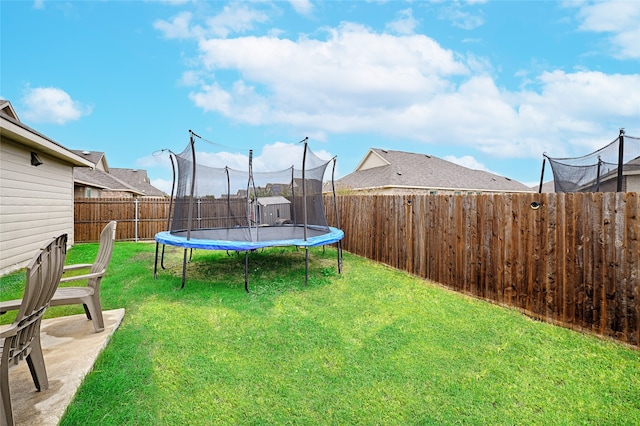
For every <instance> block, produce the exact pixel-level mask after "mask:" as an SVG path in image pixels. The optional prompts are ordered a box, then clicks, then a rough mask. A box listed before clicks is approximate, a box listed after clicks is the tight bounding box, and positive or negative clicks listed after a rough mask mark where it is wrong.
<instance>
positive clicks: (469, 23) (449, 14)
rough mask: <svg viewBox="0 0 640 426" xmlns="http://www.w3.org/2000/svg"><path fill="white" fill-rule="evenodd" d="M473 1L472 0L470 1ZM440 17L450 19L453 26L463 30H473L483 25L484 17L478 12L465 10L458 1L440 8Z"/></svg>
mask: <svg viewBox="0 0 640 426" xmlns="http://www.w3.org/2000/svg"><path fill="white" fill-rule="evenodd" d="M470 3H473V2H470ZM439 17H440V19H444V20H447V21H451V24H452V25H453V26H454V27H458V28H462V29H463V30H473V29H475V28H478V27H480V26H482V25H484V18H483V17H482V16H481V15H480V14H473V13H469V12H465V11H463V10H462V9H461V6H460V4H459V3H458V2H452V3H449V4H448V5H447V6H446V7H443V8H442V9H441V10H440V15H439Z"/></svg>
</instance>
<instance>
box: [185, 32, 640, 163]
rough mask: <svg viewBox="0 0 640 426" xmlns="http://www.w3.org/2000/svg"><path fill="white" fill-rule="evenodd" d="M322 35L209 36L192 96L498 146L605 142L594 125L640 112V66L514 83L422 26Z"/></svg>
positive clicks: (222, 110) (487, 148)
mask: <svg viewBox="0 0 640 426" xmlns="http://www.w3.org/2000/svg"><path fill="white" fill-rule="evenodd" d="M326 35H327V36H326V37H325V38H318V39H313V38H311V37H308V36H306V37H301V38H299V39H297V40H289V39H280V38H277V37H267V36H263V37H253V36H246V37H237V38H208V39H202V40H200V41H199V45H198V47H199V52H200V54H199V56H198V58H197V60H198V61H199V62H198V65H199V66H198V67H197V68H196V69H193V70H190V71H188V73H190V74H185V79H184V80H187V81H189V82H190V83H191V84H192V86H191V87H193V90H192V91H191V94H190V98H191V100H192V101H193V102H194V104H195V105H197V106H198V107H200V108H202V109H203V110H204V111H210V112H213V113H216V114H220V115H222V116H224V117H227V118H228V119H230V120H233V121H235V122H238V123H247V124H251V125H263V124H264V125H284V126H288V127H289V128H291V129H292V131H295V132H298V134H303V135H314V137H315V138H316V139H321V140H322V139H324V138H325V137H327V135H330V134H332V133H336V134H337V133H339V134H349V133H354V134H355V133H369V134H377V135H381V136H389V137H394V138H406V139H411V140H419V141H423V142H426V143H441V142H442V141H450V143H452V144H456V145H466V146H469V147H472V148H474V149H477V150H480V151H482V152H485V153H489V154H492V155H494V156H500V157H534V158H535V157H539V156H540V155H541V153H542V152H544V151H547V152H550V153H552V152H553V153H554V156H559V155H558V153H557V150H558V149H559V148H558V147H559V146H566V147H567V148H566V149H567V150H568V152H567V153H571V152H570V151H571V149H572V146H573V147H575V148H576V151H577V152H585V150H586V149H591V148H592V147H591V145H592V144H596V143H598V144H599V145H602V139H601V138H600V139H599V140H598V141H592V140H591V138H593V137H594V135H596V136H598V135H609V134H617V130H618V129H619V127H625V126H628V125H629V123H635V122H637V119H638V117H639V116H640V75H638V74H632V75H608V74H605V73H601V72H593V71H588V70H583V71H579V72H566V71H554V70H551V71H546V72H540V73H538V75H535V74H533V73H528V74H527V79H528V81H529V84H527V86H526V87H524V88H521V89H516V90H507V89H505V88H503V87H499V86H498V84H497V83H496V81H495V80H494V79H493V78H492V77H491V75H492V74H493V73H494V72H495V70H494V69H493V67H492V64H491V62H490V61H489V60H488V59H487V58H484V57H478V56H476V55H473V54H466V55H462V54H459V53H456V52H453V51H451V50H447V49H444V48H442V47H441V46H440V45H439V44H438V43H437V42H435V41H434V40H433V39H431V38H429V37H427V36H424V35H392V34H388V33H376V32H374V31H373V30H371V29H369V28H367V27H364V26H362V25H357V24H353V23H342V24H341V25H340V26H338V27H336V28H329V29H326ZM544 68H545V69H549V67H544ZM218 73H220V74H221V78H220V79H216V77H217V74H218ZM222 74H224V77H228V76H229V75H230V74H231V75H236V76H237V77H236V78H235V80H234V81H228V80H225V79H223V78H222ZM187 76H188V77H189V78H186V77H187ZM559 141H561V142H562V143H559ZM595 147H598V146H595ZM562 154H565V153H564V152H563V153H562Z"/></svg>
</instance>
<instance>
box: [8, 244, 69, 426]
mask: <svg viewBox="0 0 640 426" xmlns="http://www.w3.org/2000/svg"><path fill="white" fill-rule="evenodd" d="M66 254H67V234H62V235H61V236H59V237H57V238H52V239H51V240H49V241H48V242H47V244H46V245H45V246H43V247H42V248H41V249H40V250H39V251H38V253H37V254H36V255H35V256H34V257H33V259H32V260H31V262H29V264H28V266H27V277H26V285H25V290H24V297H23V298H22V299H21V301H20V302H21V303H20V306H19V307H18V314H17V316H16V318H15V320H14V321H13V323H12V324H11V325H9V326H4V327H0V400H1V401H0V402H1V403H0V426H13V424H14V420H13V410H12V408H11V394H10V393H9V367H10V366H12V365H16V364H18V362H19V361H21V360H23V359H26V361H27V364H28V365H29V370H30V371H31V377H32V378H33V383H34V384H35V386H36V389H38V391H43V390H45V389H47V388H48V387H49V380H48V379H47V370H46V369H45V365H44V358H43V357H42V345H41V344H40V323H41V322H42V315H43V314H44V312H45V310H46V309H47V308H48V307H49V304H50V302H51V297H52V296H53V294H54V293H55V291H56V288H57V287H58V283H59V282H60V277H62V269H63V267H64V261H65V257H66Z"/></svg>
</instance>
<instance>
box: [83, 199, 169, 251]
mask: <svg viewBox="0 0 640 426" xmlns="http://www.w3.org/2000/svg"><path fill="white" fill-rule="evenodd" d="M168 214H169V200H168V199H166V198H136V199H134V198H76V199H75V202H74V218H75V219H74V221H75V225H74V239H75V241H76V242H78V243H85V242H93V241H99V240H100V232H101V231H102V228H103V227H104V226H105V225H106V224H107V223H108V222H109V221H111V220H116V221H118V226H117V228H116V239H117V240H119V241H138V240H152V239H153V237H154V235H156V234H157V233H158V232H162V231H166V230H167V215H168Z"/></svg>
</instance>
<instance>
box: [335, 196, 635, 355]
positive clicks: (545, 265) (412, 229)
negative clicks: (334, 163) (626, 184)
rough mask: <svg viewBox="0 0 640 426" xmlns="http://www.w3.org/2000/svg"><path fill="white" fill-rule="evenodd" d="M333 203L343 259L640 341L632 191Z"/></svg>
mask: <svg viewBox="0 0 640 426" xmlns="http://www.w3.org/2000/svg"><path fill="white" fill-rule="evenodd" d="M330 203H331V205H333V202H332V201H331V202H330ZM337 206H338V211H339V214H340V222H341V224H340V225H341V227H342V229H343V230H344V232H345V238H344V240H343V248H344V249H345V250H347V251H349V252H352V253H355V254H358V255H361V256H364V257H367V258H370V259H372V260H375V261H378V262H382V263H385V264H388V265H390V266H392V267H395V268H398V269H402V270H405V271H407V272H409V273H411V274H415V275H417V276H420V277H424V278H427V279H429V280H433V281H436V282H438V283H441V284H443V285H445V286H447V287H449V288H452V289H454V290H456V291H460V292H464V293H467V294H470V295H473V296H477V297H480V298H484V299H488V300H491V301H494V302H496V303H499V304H503V305H507V306H512V307H516V308H518V309H520V310H522V311H524V312H525V313H527V314H528V315H530V316H532V317H534V318H537V319H540V320H543V321H547V322H550V323H554V324H559V325H563V326H566V327H570V328H575V329H580V330H584V331H588V332H592V333H595V334H597V335H600V336H605V337H610V338H613V339H616V340H619V341H621V342H624V343H627V344H630V345H633V346H636V347H637V346H638V344H639V340H640V331H639V326H638V317H639V314H640V294H639V292H640V290H639V286H638V283H639V278H638V268H639V262H640V243H639V242H638V234H639V219H638V215H639V213H640V212H639V210H640V208H639V202H638V193H575V194H504V195H502V194H501V195H489V194H487V195H457V196H456V195H452V196H448V195H437V196H429V195H414V196H409V195H407V196H383V195H380V196H376V195H373V196H341V197H338V199H337Z"/></svg>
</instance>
